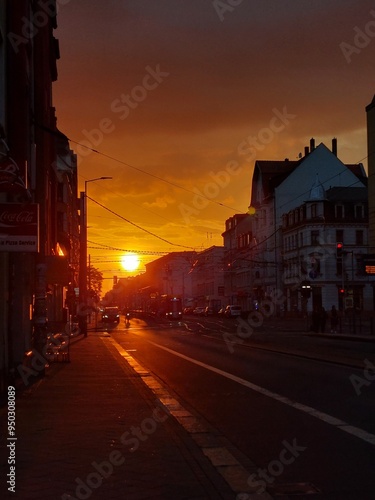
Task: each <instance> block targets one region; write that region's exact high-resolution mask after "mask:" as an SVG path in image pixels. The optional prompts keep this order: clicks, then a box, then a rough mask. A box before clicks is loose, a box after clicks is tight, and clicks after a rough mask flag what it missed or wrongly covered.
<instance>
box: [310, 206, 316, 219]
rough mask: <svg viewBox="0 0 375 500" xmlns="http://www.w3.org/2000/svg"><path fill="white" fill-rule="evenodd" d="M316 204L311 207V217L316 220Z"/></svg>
mask: <svg viewBox="0 0 375 500" xmlns="http://www.w3.org/2000/svg"><path fill="white" fill-rule="evenodd" d="M316 213H317V212H316V203H314V204H313V205H311V217H312V218H314V217H316Z"/></svg>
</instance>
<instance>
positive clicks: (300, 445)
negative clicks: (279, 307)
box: [111, 318, 375, 500]
mask: <svg viewBox="0 0 375 500" xmlns="http://www.w3.org/2000/svg"><path fill="white" fill-rule="evenodd" d="M111 335H112V337H113V339H114V340H116V341H117V342H118V343H119V344H120V345H121V346H122V347H123V348H124V349H125V350H127V351H128V353H129V354H130V355H131V356H132V357H133V358H135V359H136V360H137V361H138V362H139V363H140V364H141V365H142V366H143V367H145V368H147V369H148V370H149V371H150V372H151V373H152V375H153V376H154V377H155V378H157V379H158V380H159V381H161V382H162V383H163V385H164V386H166V387H167V388H168V390H169V391H170V393H171V394H172V395H173V396H175V397H176V398H177V399H178V401H179V402H180V403H181V404H182V405H183V406H184V407H185V408H187V409H188V410H189V411H193V412H194V413H195V414H196V415H197V416H198V417H199V418H201V419H202V421H203V422H207V424H208V425H210V426H211V427H212V428H213V429H214V432H217V433H219V434H220V435H222V436H223V437H224V438H225V439H226V440H227V442H228V446H229V447H230V448H231V449H232V450H235V451H234V452H235V453H237V454H238V457H240V458H241V460H242V461H243V463H244V466H245V467H246V465H247V463H250V462H248V461H251V462H253V463H255V464H256V466H257V472H256V473H251V474H250V473H249V479H248V480H249V484H251V485H252V486H256V487H258V489H259V491H263V490H264V488H267V491H269V492H270V494H271V495H276V494H282V493H285V492H287V491H289V492H290V498H307V499H311V498H317V499H318V498H319V499H332V500H333V499H337V500H346V499H347V500H349V499H350V500H352V499H361V500H362V499H363V500H366V499H370V498H371V499H372V498H374V489H375V476H374V466H375V383H374V382H375V366H374V364H373V360H374V344H373V343H362V342H351V343H348V341H337V340H336V341H332V340H329V339H317V338H311V337H307V336H302V335H301V334H296V333H289V334H288V333H284V334H281V333H275V332H267V331H264V329H263V331H262V333H261V334H258V333H257V332H255V333H254V332H251V333H250V331H249V330H246V325H241V324H239V325H238V324H236V322H235V320H234V321H231V320H225V321H222V320H218V319H216V318H207V319H195V318H192V319H189V320H188V321H187V322H183V323H180V324H179V323H167V322H164V323H163V322H161V323H159V324H158V323H148V324H146V323H145V322H143V321H142V320H132V321H131V323H130V327H129V328H125V327H124V325H123V323H121V324H120V325H119V326H118V327H116V328H115V329H112V330H111ZM281 351H283V352H281ZM286 351H290V352H291V354H287V353H286ZM330 356H331V357H332V356H333V358H334V359H333V362H331V361H321V360H319V357H323V358H327V357H328V358H329V357H330ZM355 366H357V367H355ZM308 491H310V492H311V494H307V492H308ZM296 492H299V493H300V494H299V495H296V494H295V493H296ZM303 492H305V493H303ZM312 492H314V494H312ZM292 494H293V495H292ZM239 498H240V497H239ZM243 498H244V499H246V498H247V497H246V496H245V495H244V496H243ZM277 498H278V497H277ZM281 498H288V496H282V497H281Z"/></svg>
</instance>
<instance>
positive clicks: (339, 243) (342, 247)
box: [336, 241, 344, 260]
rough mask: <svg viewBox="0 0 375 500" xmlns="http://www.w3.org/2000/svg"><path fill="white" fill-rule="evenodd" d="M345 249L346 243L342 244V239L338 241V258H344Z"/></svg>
mask: <svg viewBox="0 0 375 500" xmlns="http://www.w3.org/2000/svg"><path fill="white" fill-rule="evenodd" d="M343 250H344V245H343V244H342V242H341V241H338V242H337V243H336V258H337V259H338V260H342V256H343Z"/></svg>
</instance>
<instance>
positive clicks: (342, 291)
mask: <svg viewBox="0 0 375 500" xmlns="http://www.w3.org/2000/svg"><path fill="white" fill-rule="evenodd" d="M339 294H340V296H341V297H343V296H344V295H345V288H339Z"/></svg>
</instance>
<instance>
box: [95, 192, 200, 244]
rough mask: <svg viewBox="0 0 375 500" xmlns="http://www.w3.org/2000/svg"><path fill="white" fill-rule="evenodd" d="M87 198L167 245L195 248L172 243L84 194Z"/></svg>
mask: <svg viewBox="0 0 375 500" xmlns="http://www.w3.org/2000/svg"><path fill="white" fill-rule="evenodd" d="M86 197H87V198H88V199H89V200H91V201H92V202H93V203H96V205H98V206H100V207H102V208H103V209H104V210H107V211H108V212H110V213H111V214H113V215H116V217H118V218H119V219H122V220H124V221H125V222H127V223H128V224H131V225H132V226H134V227H136V228H138V229H140V230H141V231H143V232H145V233H147V234H149V235H151V236H154V237H155V238H157V239H159V240H161V241H164V243H168V245H171V246H174V247H182V248H189V249H191V250H195V248H194V247H189V246H186V245H180V244H178V243H172V242H171V241H169V240H167V239H165V238H162V237H161V236H159V235H157V234H155V233H153V232H152V231H149V230H148V229H145V228H143V227H141V226H139V225H138V224H136V223H135V222H132V221H131V220H129V219H127V218H126V217H123V216H122V215H120V214H118V213H117V212H115V211H114V210H111V209H110V208H108V207H106V206H105V205H103V204H102V203H99V202H98V201H96V200H94V198H90V197H89V196H86Z"/></svg>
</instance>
